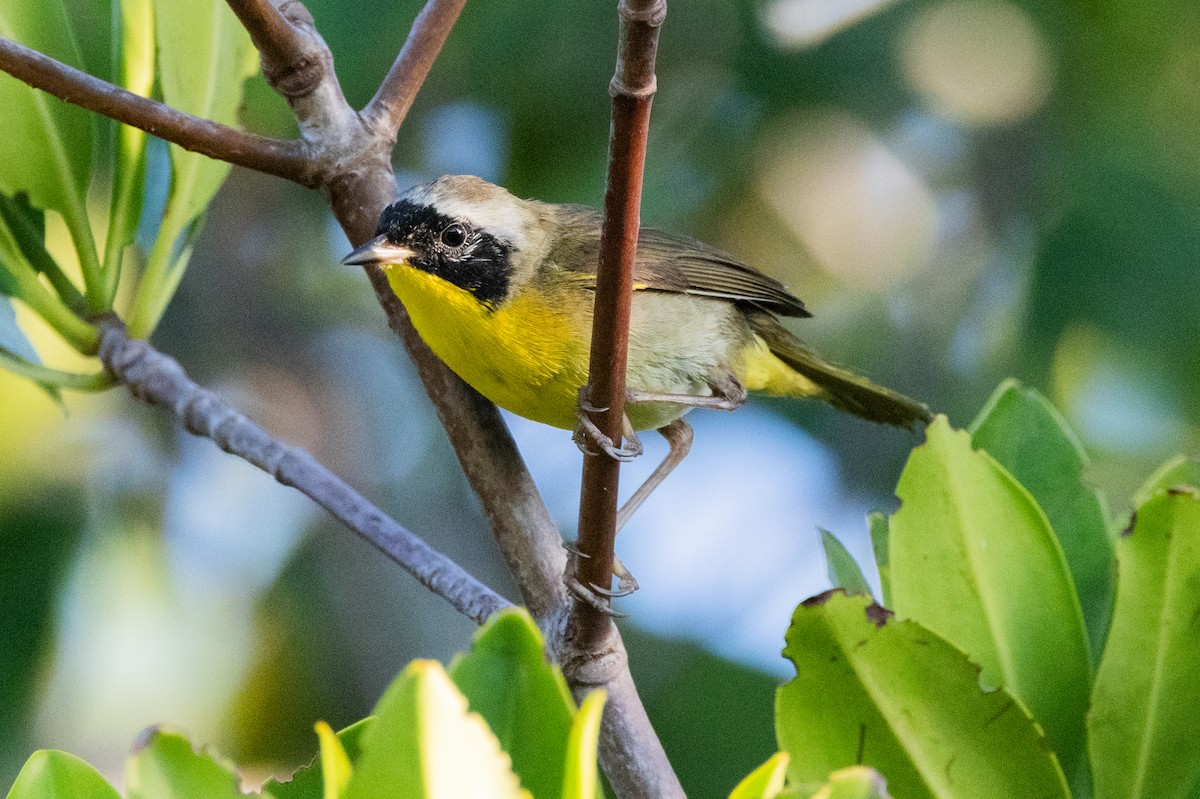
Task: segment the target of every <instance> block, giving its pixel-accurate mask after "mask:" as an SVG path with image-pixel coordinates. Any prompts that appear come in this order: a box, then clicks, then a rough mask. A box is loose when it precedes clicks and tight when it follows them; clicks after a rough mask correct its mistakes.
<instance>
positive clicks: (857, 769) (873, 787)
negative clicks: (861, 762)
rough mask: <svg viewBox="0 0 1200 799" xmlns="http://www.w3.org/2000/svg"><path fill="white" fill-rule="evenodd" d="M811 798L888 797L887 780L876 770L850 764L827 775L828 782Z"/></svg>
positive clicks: (850, 798) (884, 798)
mask: <svg viewBox="0 0 1200 799" xmlns="http://www.w3.org/2000/svg"><path fill="white" fill-rule="evenodd" d="M812 799H890V796H889V795H888V792H887V782H886V781H885V780H884V779H883V775H881V774H880V773H879V772H878V771H875V770H874V769H870V768H867V767H866V766H851V767H850V768H844V769H842V770H841V771H835V772H833V773H832V774H830V775H829V782H828V783H827V784H826V785H825V786H824V787H823V788H821V790H819V791H817V792H816V793H814V794H813V795H812Z"/></svg>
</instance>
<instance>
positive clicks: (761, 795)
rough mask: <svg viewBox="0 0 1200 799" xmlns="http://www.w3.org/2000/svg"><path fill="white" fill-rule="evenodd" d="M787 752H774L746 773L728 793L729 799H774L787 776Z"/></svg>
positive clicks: (781, 788) (788, 758)
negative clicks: (744, 777)
mask: <svg viewBox="0 0 1200 799" xmlns="http://www.w3.org/2000/svg"><path fill="white" fill-rule="evenodd" d="M790 759H791V758H790V757H789V755H788V753H787V752H776V753H775V754H773V755H771V757H770V758H768V759H767V762H766V763H763V764H762V765H761V766H759V767H758V768H756V769H754V771H751V772H750V773H749V774H747V775H746V779H744V780H742V781H741V782H739V783H738V785H737V787H736V788H734V789H733V791H732V793H730V794H729V799H775V797H776V796H779V794H780V792H781V791H783V782H784V780H785V779H786V778H787V767H788V760H790Z"/></svg>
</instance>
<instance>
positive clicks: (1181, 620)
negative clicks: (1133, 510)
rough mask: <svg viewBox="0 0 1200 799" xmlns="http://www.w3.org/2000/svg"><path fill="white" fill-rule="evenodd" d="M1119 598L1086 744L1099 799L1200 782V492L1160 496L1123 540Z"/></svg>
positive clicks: (1185, 790) (1134, 797)
mask: <svg viewBox="0 0 1200 799" xmlns="http://www.w3.org/2000/svg"><path fill="white" fill-rule="evenodd" d="M1117 561H1118V563H1119V565H1120V568H1119V569H1118V571H1117V574H1118V582H1117V602H1116V605H1115V607H1114V611H1113V622H1112V631H1111V632H1110V633H1109V636H1108V646H1107V647H1106V648H1105V650H1104V657H1103V659H1102V660H1101V661H1100V669H1099V671H1098V672H1097V674H1096V685H1095V689H1094V691H1093V693H1092V710H1091V713H1090V715H1089V716H1088V734H1089V739H1088V748H1089V751H1090V754H1091V760H1092V772H1093V777H1094V783H1095V797H1096V799H1118V798H1119V799H1141V798H1142V797H1145V798H1146V799H1150V797H1154V799H1161V798H1162V797H1187V796H1195V795H1196V791H1197V788H1198V787H1200V693H1198V692H1197V691H1198V689H1197V686H1200V496H1197V494H1196V492H1195V490H1194V489H1188V490H1185V491H1182V492H1177V493H1167V494H1158V495H1157V496H1155V497H1153V498H1152V499H1150V500H1149V501H1148V502H1147V503H1146V504H1145V505H1143V506H1142V507H1141V508H1139V509H1138V512H1137V516H1136V519H1135V521H1134V525H1133V529H1132V532H1131V533H1127V534H1126V535H1124V536H1122V538H1121V539H1120V540H1119V541H1118V542H1117Z"/></svg>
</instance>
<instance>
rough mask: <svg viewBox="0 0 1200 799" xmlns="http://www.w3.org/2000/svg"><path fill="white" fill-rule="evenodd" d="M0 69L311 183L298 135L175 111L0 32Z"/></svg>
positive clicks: (138, 124) (180, 140)
mask: <svg viewBox="0 0 1200 799" xmlns="http://www.w3.org/2000/svg"><path fill="white" fill-rule="evenodd" d="M0 70H3V71H5V72H7V73H8V74H9V75H12V76H13V77H14V78H17V79H18V80H22V81H25V82H26V83H28V84H29V85H30V86H33V87H34V88H35V89H41V90H42V91H44V92H48V93H50V94H53V95H54V96H55V97H57V98H59V99H60V100H64V101H66V102H68V103H74V104H75V105H78V106H81V107H83V108H86V109H88V110H90V111H95V112H96V113H97V114H103V115H104V116H106V117H109V118H111V119H115V120H117V121H118V122H123V123H125V124H126V125H132V126H133V127H135V128H141V129H142V130H144V131H146V132H147V133H150V134H153V135H155V136H158V137H159V138H160V139H166V140H167V141H169V142H173V143H175V144H178V145H179V146H180V147H183V148H184V149H187V150H192V151H194V152H197V153H201V154H203V155H207V156H209V157H210V158H217V159H220V160H222V161H228V162H229V163H231V164H236V165H238V166H244V167H247V168H249V169H255V170H258V171H259V172H266V173H267V174H269V175H275V176H277V177H281V178H287V179H288V180H291V181H295V182H296V183H299V184H300V185H302V186H307V187H309V188H313V187H314V186H315V177H316V176H315V175H314V174H313V171H312V169H311V168H310V167H311V164H310V161H309V159H308V157H307V155H306V153H305V148H304V145H303V144H302V143H301V142H298V141H283V140H280V139H272V138H269V137H266V136H258V135H256V134H253V133H245V132H243V131H240V130H236V129H235V128H231V127H228V126H226V125H221V124H218V123H216V122H212V121H210V120H207V119H200V118H199V117H194V116H192V115H191V114H185V113H183V112H182V111H177V110H176V109H174V108H171V107H170V106H168V105H164V104H163V103H160V102H158V101H157V100H151V99H149V98H146V97H142V96H141V95H137V94H134V93H133V92H131V91H127V90H126V89H122V88H121V87H120V86H116V85H114V84H111V83H109V82H108V81H105V80H101V79H100V78H96V77H93V76H91V75H89V74H87V73H86V72H81V71H80V70H78V69H75V67H72V66H68V65H67V64H64V63H62V62H61V61H56V60H54V59H53V58H50V57H49V56H46V55H43V54H42V53H39V52H37V51H36V50H31V49H30V48H28V47H26V46H25V45H23V44H19V43H17V42H14V41H13V40H11V39H6V38H4V37H2V36H0Z"/></svg>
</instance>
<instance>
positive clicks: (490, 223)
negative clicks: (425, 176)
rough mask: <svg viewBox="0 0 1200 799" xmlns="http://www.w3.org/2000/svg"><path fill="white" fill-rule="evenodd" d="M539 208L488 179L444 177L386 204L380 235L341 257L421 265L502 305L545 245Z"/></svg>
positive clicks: (362, 261)
mask: <svg viewBox="0 0 1200 799" xmlns="http://www.w3.org/2000/svg"><path fill="white" fill-rule="evenodd" d="M541 206H542V203H537V202H534V201H529V200H521V199H518V198H517V197H514V196H513V195H512V194H510V193H509V192H508V191H506V190H505V189H503V188H501V187H499V186H495V185H493V184H491V183H488V182H487V181H485V180H483V179H482V178H477V177H474V176H472V175H446V176H444V177H440V178H438V179H437V180H435V181H433V182H432V183H425V184H423V185H420V186H416V187H414V188H412V189H409V190H408V191H406V192H405V193H404V194H403V195H401V197H400V198H399V199H398V200H396V202H394V203H392V204H391V205H389V206H388V207H387V208H386V209H384V211H383V214H382V215H381V216H380V219H379V229H378V230H377V231H376V233H377V235H376V237H375V238H373V239H371V240H370V241H368V242H367V243H366V244H364V245H362V246H361V247H359V248H358V249H356V250H355V251H354V252H352V253H350V254H349V255H347V256H346V257H345V258H343V259H342V263H344V264H359V265H366V264H375V265H378V266H380V267H381V268H383V269H384V270H388V269H397V268H412V269H419V270H421V271H423V272H428V273H429V274H432V275H434V276H436V277H439V278H441V279H442V280H445V281H447V282H448V283H451V284H453V285H455V286H457V287H459V288H461V289H463V290H465V291H468V292H470V293H471V294H472V295H473V296H474V297H475V299H476V300H478V301H479V302H481V303H484V304H486V305H497V304H499V303H501V302H503V301H504V299H505V298H506V297H507V296H509V294H510V292H512V291H513V289H514V287H515V286H514V284H515V283H517V282H522V279H523V278H524V277H525V276H524V275H523V274H522V272H524V271H527V269H523V268H522V267H524V266H525V265H526V264H532V262H533V261H535V260H536V257H537V255H536V253H538V252H539V251H540V250H541V249H542V245H543V242H544V240H545V232H544V227H543V225H542V224H541V221H542V219H541V217H542V214H541V213H540V212H539V208H540V207H541Z"/></svg>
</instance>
